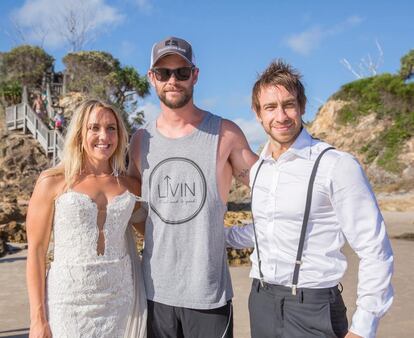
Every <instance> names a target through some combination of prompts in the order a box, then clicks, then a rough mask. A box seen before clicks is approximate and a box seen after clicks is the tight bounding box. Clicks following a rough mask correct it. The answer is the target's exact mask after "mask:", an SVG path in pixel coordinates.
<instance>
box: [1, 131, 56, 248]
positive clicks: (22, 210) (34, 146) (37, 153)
mask: <svg viewBox="0 0 414 338" xmlns="http://www.w3.org/2000/svg"><path fill="white" fill-rule="evenodd" d="M49 166H50V161H49V159H48V158H47V156H46V155H45V153H44V151H43V148H42V147H41V146H40V145H39V144H38V142H37V141H36V140H34V139H33V138H32V137H31V136H30V135H24V134H23V133H20V132H13V133H7V132H6V131H4V129H3V130H2V131H1V132H0V189H1V192H2V193H1V195H0V238H2V239H3V240H7V241H13V242H25V241H26V239H27V238H26V230H25V218H26V212H27V206H28V203H29V199H30V196H31V193H32V191H33V188H34V184H35V182H36V179H37V177H38V176H39V174H40V172H41V171H42V170H44V169H46V168H48V167H49Z"/></svg>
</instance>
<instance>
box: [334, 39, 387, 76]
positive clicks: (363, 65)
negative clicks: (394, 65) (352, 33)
mask: <svg viewBox="0 0 414 338" xmlns="http://www.w3.org/2000/svg"><path fill="white" fill-rule="evenodd" d="M375 44H376V46H377V50H378V57H377V60H376V61H374V60H373V59H372V57H371V55H370V54H368V56H367V57H366V58H365V57H363V58H361V61H360V63H359V64H358V69H355V68H354V67H353V66H352V65H351V63H350V62H349V61H348V60H347V59H345V58H343V59H341V60H340V62H341V64H342V65H343V66H344V67H345V68H346V69H348V70H349V71H350V72H351V73H352V74H353V75H354V76H355V77H356V78H357V79H363V78H365V77H367V76H368V77H369V76H376V75H377V74H378V69H379V68H380V66H381V65H382V64H383V63H384V52H383V50H382V47H381V45H380V43H379V42H378V40H375Z"/></svg>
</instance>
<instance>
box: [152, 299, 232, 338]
mask: <svg viewBox="0 0 414 338" xmlns="http://www.w3.org/2000/svg"><path fill="white" fill-rule="evenodd" d="M147 335H148V338H187V337H188V338H233V305H232V303H231V301H228V302H227V304H226V305H224V306H222V307H219V308H217V309H210V310H196V309H188V308H183V307H176V306H170V305H165V304H161V303H157V302H153V301H150V300H148V320H147Z"/></svg>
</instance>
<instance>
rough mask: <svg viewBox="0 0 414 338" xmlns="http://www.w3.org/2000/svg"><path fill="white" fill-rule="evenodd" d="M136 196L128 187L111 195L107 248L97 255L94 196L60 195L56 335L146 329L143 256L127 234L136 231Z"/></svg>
mask: <svg viewBox="0 0 414 338" xmlns="http://www.w3.org/2000/svg"><path fill="white" fill-rule="evenodd" d="M136 200H137V199H136V196H135V195H133V194H131V193H130V192H128V191H126V192H124V193H123V194H121V195H118V196H116V197H115V198H113V200H111V201H109V203H108V205H107V207H106V220H105V223H104V225H103V236H104V243H105V245H104V252H103V254H102V255H98V251H97V243H98V236H99V229H98V226H97V216H98V208H97V205H96V204H95V202H94V201H92V199H91V198H90V197H89V196H88V195H85V194H83V193H80V192H76V191H73V190H69V191H67V192H65V193H63V194H62V195H60V196H59V197H58V198H57V199H56V201H55V215H54V224H53V227H54V260H53V262H52V263H51V267H50V270H49V272H48V275H47V283H46V302H47V311H48V319H49V324H50V327H51V330H52V334H53V337H54V338H55V337H58V338H65V337H68V338H69V337H70V338H74V337H85V338H86V337H88V338H92V337H96V338H98V337H99V338H103V337H108V338H117V337H120V338H122V337H128V336H131V337H132V336H133V337H144V336H145V335H146V334H145V321H146V318H145V316H146V304H145V303H146V299H145V293H144V292H143V288H144V285H143V281H142V275H141V271H140V262H139V261H138V258H137V256H134V255H133V252H135V251H134V250H135V248H131V246H133V245H134V242H133V240H132V242H131V238H129V239H128V235H127V234H129V236H130V235H131V234H130V233H129V232H128V229H127V226H128V221H129V218H130V216H131V213H132V211H133V209H134V205H135V202H136ZM131 258H132V259H131ZM137 269H138V270H137ZM134 295H135V297H134ZM137 297H138V299H137ZM134 325H135V328H134V327H132V328H131V326H134ZM137 326H138V327H137Z"/></svg>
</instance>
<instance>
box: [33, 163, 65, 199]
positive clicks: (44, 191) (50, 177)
mask: <svg viewBox="0 0 414 338" xmlns="http://www.w3.org/2000/svg"><path fill="white" fill-rule="evenodd" d="M64 185H65V176H64V172H63V170H60V169H59V168H51V169H46V170H44V171H42V172H41V173H40V175H39V178H38V179H37V181H36V185H35V190H34V191H35V192H36V193H38V194H41V195H46V196H51V197H53V198H54V197H56V196H57V195H58V194H59V193H60V192H61V191H62V190H63V187H64Z"/></svg>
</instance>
